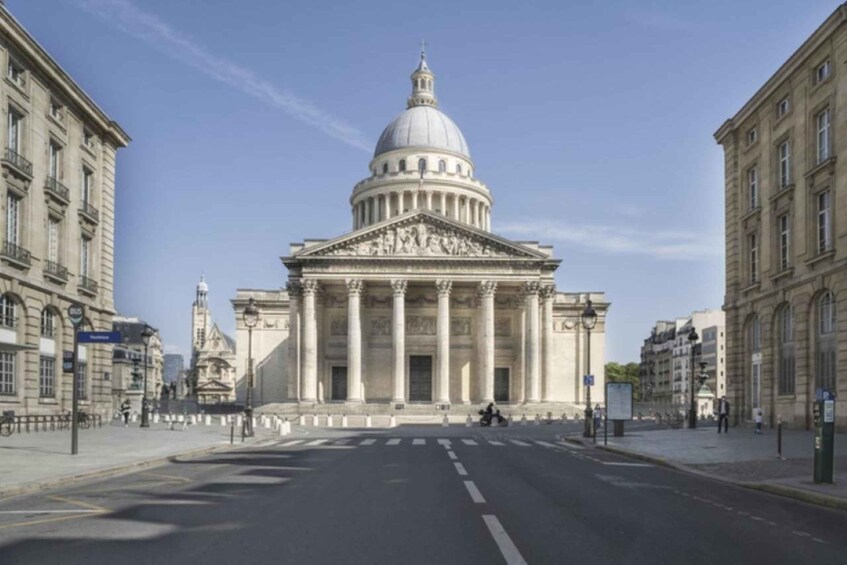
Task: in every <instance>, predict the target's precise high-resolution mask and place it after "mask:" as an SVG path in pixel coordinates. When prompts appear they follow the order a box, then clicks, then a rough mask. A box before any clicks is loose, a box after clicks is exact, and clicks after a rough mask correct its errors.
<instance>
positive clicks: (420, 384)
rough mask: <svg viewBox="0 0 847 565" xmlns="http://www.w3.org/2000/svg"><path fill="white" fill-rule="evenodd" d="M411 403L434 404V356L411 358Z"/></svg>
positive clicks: (413, 356)
mask: <svg viewBox="0 0 847 565" xmlns="http://www.w3.org/2000/svg"><path fill="white" fill-rule="evenodd" d="M409 402H432V356H430V355H412V356H410V357H409Z"/></svg>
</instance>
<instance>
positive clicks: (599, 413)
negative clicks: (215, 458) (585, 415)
mask: <svg viewBox="0 0 847 565" xmlns="http://www.w3.org/2000/svg"><path fill="white" fill-rule="evenodd" d="M602 420H603V409H602V408H600V405H599V404H598V405H596V406H595V407H594V434H595V435H596V434H597V430H598V429H599V428H600V423H601V421H602Z"/></svg>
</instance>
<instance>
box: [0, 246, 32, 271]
mask: <svg viewBox="0 0 847 565" xmlns="http://www.w3.org/2000/svg"><path fill="white" fill-rule="evenodd" d="M0 255H2V256H3V257H6V258H7V259H11V260H13V261H17V262H18V263H23V264H24V265H30V264H31V263H32V258H31V256H30V253H29V251H27V250H26V249H24V248H23V247H21V246H20V245H15V244H14V243H11V242H9V241H4V242H3V249H2V251H0Z"/></svg>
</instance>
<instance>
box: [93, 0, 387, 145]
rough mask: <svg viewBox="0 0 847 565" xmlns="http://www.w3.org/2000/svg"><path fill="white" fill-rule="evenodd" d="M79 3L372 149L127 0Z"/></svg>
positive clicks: (356, 134) (345, 127)
mask: <svg viewBox="0 0 847 565" xmlns="http://www.w3.org/2000/svg"><path fill="white" fill-rule="evenodd" d="M79 5H80V6H81V7H82V8H84V9H85V10H87V11H88V12H90V13H92V14H95V15H97V16H99V17H101V18H103V19H105V20H106V21H108V22H109V23H110V24H112V25H114V26H116V27H118V28H119V29H120V30H122V31H123V32H124V33H127V34H128V35H131V36H133V37H135V38H137V39H140V40H141V41H144V42H145V43H147V44H148V45H150V46H151V47H154V48H156V49H158V50H159V51H161V52H163V53H165V54H166V55H168V56H169V57H171V58H173V59H176V60H178V61H180V62H182V63H185V64H187V65H190V66H191V67H194V68H195V69H197V70H199V71H201V72H202V73H204V74H206V75H208V76H210V77H212V78H213V79H215V80H217V81H218V82H221V83H224V84H226V85H228V86H231V87H233V88H235V89H237V90H239V91H241V92H243V93H244V94H247V95H249V96H252V97H253V98H256V99H258V100H260V101H262V102H264V103H266V104H268V105H270V106H272V107H274V108H277V109H279V110H282V111H284V112H285V113H287V114H288V115H290V116H291V117H293V118H295V119H297V120H299V121H301V122H303V123H305V124H308V125H309V126H312V127H314V128H316V129H318V130H320V131H322V132H323V133H325V134H326V135H328V136H330V137H332V138H334V139H337V140H339V141H341V142H343V143H346V144H347V145H350V146H353V147H356V148H357V149H362V150H365V151H371V150H372V147H371V144H370V143H368V142H367V141H366V140H365V137H364V135H363V134H362V132H360V131H359V130H358V129H356V128H354V127H353V126H350V125H349V124H347V123H345V122H344V121H342V120H340V119H338V118H335V117H334V116H331V115H330V114H328V113H327V112H325V111H323V110H321V109H319V108H317V107H316V106H314V105H313V104H312V103H311V102H309V101H307V100H303V99H302V98H298V97H297V96H294V95H293V94H291V93H290V92H287V91H285V90H284V89H281V88H279V87H277V86H275V85H273V84H271V83H270V82H268V81H267V80H265V79H264V78H262V77H261V76H259V75H257V74H256V73H255V72H254V71H252V70H250V69H248V68H245V67H242V66H240V65H238V64H236V63H233V62H232V61H229V60H227V59H225V58H223V57H218V56H216V55H213V54H212V53H210V52H209V51H207V50H206V49H205V48H204V47H203V46H201V45H199V44H198V43H195V42H194V41H192V40H191V39H190V38H189V37H188V36H187V35H185V34H183V33H182V32H180V31H178V30H176V29H174V28H173V27H171V26H169V25H168V24H167V23H165V22H164V21H162V20H161V19H160V18H159V17H158V16H156V15H154V14H151V13H148V12H144V11H142V10H141V9H140V8H138V7H137V6H136V5H135V4H133V3H132V2H130V1H129V0H79Z"/></svg>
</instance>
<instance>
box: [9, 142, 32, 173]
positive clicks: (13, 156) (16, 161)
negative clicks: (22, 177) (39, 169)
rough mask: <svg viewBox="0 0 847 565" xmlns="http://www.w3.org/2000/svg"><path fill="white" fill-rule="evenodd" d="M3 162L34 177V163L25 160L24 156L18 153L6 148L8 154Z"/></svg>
mask: <svg viewBox="0 0 847 565" xmlns="http://www.w3.org/2000/svg"><path fill="white" fill-rule="evenodd" d="M3 161H5V162H6V163H9V164H10V165H12V166H13V167H15V168H16V169H18V170H20V171H22V172H23V173H25V174H27V175H29V176H32V163H30V162H29V161H27V160H26V159H24V157H23V155H21V154H19V153H17V152H16V151H14V150H12V149H9V148H8V147H7V148H6V154H5V155H4V156H3Z"/></svg>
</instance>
